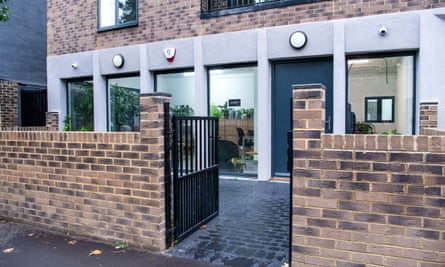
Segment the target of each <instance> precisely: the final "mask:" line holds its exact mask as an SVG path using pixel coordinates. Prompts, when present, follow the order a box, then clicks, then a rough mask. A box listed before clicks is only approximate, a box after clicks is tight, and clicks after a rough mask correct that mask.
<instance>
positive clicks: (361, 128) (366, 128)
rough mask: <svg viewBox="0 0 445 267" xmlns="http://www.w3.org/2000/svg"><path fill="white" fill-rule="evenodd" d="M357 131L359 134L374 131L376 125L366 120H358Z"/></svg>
mask: <svg viewBox="0 0 445 267" xmlns="http://www.w3.org/2000/svg"><path fill="white" fill-rule="evenodd" d="M355 133H358V134H370V133H374V125H372V124H370V123H365V122H357V123H356V124H355Z"/></svg>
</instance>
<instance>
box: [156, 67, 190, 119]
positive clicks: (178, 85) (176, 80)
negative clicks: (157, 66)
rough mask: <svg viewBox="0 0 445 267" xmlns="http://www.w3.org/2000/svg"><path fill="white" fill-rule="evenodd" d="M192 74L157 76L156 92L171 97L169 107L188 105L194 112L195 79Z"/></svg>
mask: <svg viewBox="0 0 445 267" xmlns="http://www.w3.org/2000/svg"><path fill="white" fill-rule="evenodd" d="M192 74H193V73H190V72H187V73H175V74H167V75H158V76H157V77H156V91H157V92H164V93H169V94H171V95H172V98H171V105H170V106H171V107H175V106H177V105H189V106H190V107H192V108H193V110H195V77H194V75H192Z"/></svg>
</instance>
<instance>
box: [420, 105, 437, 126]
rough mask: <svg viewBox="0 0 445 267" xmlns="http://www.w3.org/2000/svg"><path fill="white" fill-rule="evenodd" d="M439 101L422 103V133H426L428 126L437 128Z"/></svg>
mask: <svg viewBox="0 0 445 267" xmlns="http://www.w3.org/2000/svg"><path fill="white" fill-rule="evenodd" d="M438 106H439V103H437V102H425V103H420V117H419V127H420V134H426V133H425V129H426V128H437V112H438Z"/></svg>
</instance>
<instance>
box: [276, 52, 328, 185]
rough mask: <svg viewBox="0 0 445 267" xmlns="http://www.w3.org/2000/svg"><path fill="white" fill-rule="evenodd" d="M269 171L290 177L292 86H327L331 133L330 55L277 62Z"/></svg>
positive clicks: (326, 129)
mask: <svg viewBox="0 0 445 267" xmlns="http://www.w3.org/2000/svg"><path fill="white" fill-rule="evenodd" d="M272 75H273V76H272V127H273V128H272V174H273V175H275V176H289V172H288V171H287V146H288V145H287V132H288V131H289V130H291V111H290V109H291V108H290V105H291V98H292V85H295V84H308V83H322V84H324V85H325V86H326V128H325V131H326V132H327V133H331V132H332V87H333V68H332V59H331V58H322V59H310V60H301V61H291V62H277V63H275V64H274V65H273V74H272Z"/></svg>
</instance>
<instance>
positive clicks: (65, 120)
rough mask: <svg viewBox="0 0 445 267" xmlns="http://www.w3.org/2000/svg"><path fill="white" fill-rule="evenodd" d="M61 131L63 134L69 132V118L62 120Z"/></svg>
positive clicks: (68, 116)
mask: <svg viewBox="0 0 445 267" xmlns="http://www.w3.org/2000/svg"><path fill="white" fill-rule="evenodd" d="M63 130H64V131H65V132H68V131H71V116H70V115H67V116H66V117H65V119H64V120H63Z"/></svg>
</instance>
